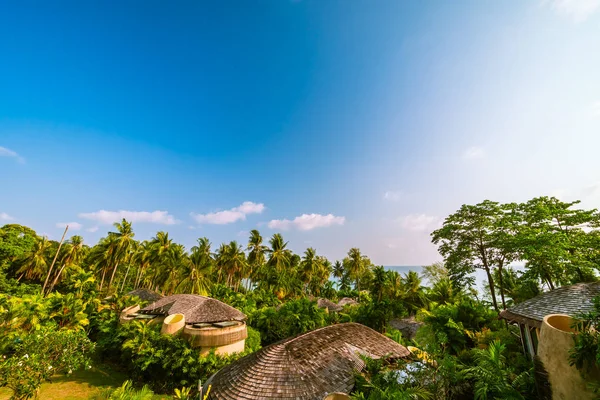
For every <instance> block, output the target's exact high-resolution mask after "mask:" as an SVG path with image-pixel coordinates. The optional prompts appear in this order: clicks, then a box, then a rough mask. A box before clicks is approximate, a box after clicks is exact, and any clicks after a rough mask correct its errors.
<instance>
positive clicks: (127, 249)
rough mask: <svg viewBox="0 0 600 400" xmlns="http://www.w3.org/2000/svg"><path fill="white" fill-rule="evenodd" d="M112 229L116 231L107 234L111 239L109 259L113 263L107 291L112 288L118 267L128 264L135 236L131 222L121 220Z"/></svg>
mask: <svg viewBox="0 0 600 400" xmlns="http://www.w3.org/2000/svg"><path fill="white" fill-rule="evenodd" d="M114 227H115V228H116V229H117V231H116V232H110V233H109V238H110V239H111V240H110V244H109V247H111V249H110V256H111V257H110V258H112V262H113V270H112V274H111V276H110V281H109V282H108V289H109V290H110V289H111V288H112V284H113V280H114V279H115V274H116V272H117V268H118V267H119V265H120V264H123V263H126V262H129V259H130V256H131V250H132V248H133V246H134V242H135V240H134V239H133V237H134V236H135V234H134V233H133V229H132V227H131V222H128V221H127V220H125V218H123V220H122V221H121V222H120V223H118V222H116V223H115V224H114Z"/></svg>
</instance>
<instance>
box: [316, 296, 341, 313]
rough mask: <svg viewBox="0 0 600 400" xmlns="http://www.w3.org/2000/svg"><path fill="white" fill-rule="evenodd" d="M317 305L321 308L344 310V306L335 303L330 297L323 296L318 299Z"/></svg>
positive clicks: (336, 310)
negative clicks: (324, 297)
mask: <svg viewBox="0 0 600 400" xmlns="http://www.w3.org/2000/svg"><path fill="white" fill-rule="evenodd" d="M317 306H318V307H319V308H326V309H327V310H329V311H335V312H338V311H342V309H343V307H341V306H339V305H337V304H335V303H334V302H333V301H331V300H329V299H323V298H321V299H319V300H317Z"/></svg>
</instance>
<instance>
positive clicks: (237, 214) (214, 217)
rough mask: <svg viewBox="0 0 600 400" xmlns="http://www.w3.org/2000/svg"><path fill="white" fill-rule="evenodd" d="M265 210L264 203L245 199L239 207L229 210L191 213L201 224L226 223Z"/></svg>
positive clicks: (243, 218)
mask: <svg viewBox="0 0 600 400" xmlns="http://www.w3.org/2000/svg"><path fill="white" fill-rule="evenodd" d="M264 210H265V205H264V204H263V203H253V202H251V201H245V202H243V203H242V204H240V205H239V206H238V207H234V208H232V209H229V210H223V211H217V212H213V213H208V214H196V213H191V214H190V215H191V216H192V218H193V219H194V220H196V222H198V223H199V224H214V225H225V224H231V223H234V222H237V221H240V220H241V221H243V220H245V219H246V215H248V214H260V213H262V212H263V211H264Z"/></svg>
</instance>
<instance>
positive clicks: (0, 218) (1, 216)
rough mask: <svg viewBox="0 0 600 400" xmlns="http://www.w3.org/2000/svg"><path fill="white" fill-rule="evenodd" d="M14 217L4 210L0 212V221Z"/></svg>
mask: <svg viewBox="0 0 600 400" xmlns="http://www.w3.org/2000/svg"><path fill="white" fill-rule="evenodd" d="M13 220H14V218H13V217H11V216H10V215H8V214H7V213H5V212H2V213H0V221H13Z"/></svg>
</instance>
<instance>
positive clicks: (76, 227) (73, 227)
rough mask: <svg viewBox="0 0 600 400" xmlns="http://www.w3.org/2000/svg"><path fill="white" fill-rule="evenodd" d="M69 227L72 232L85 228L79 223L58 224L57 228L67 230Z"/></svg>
mask: <svg viewBox="0 0 600 400" xmlns="http://www.w3.org/2000/svg"><path fill="white" fill-rule="evenodd" d="M67 225H69V229H70V230H72V231H78V230H80V229H81V228H82V227H83V225H81V224H80V223H79V222H59V223H57V224H56V227H57V228H66V226H67Z"/></svg>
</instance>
